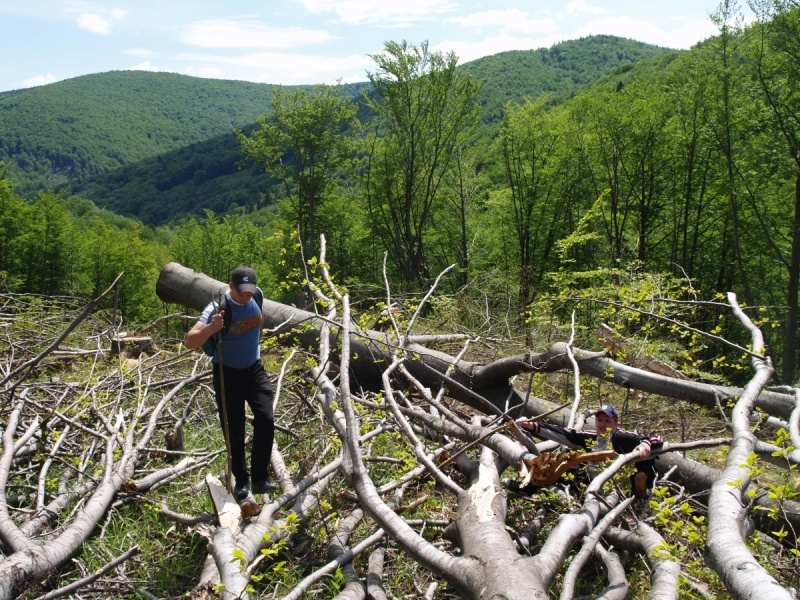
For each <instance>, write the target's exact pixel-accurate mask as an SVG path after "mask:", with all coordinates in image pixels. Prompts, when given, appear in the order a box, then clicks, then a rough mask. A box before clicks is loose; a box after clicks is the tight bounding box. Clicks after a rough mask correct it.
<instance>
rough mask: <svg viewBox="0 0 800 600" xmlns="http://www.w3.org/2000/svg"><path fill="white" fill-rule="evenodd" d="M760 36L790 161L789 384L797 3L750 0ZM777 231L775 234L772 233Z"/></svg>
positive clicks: (790, 365)
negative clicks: (756, 17) (791, 195)
mask: <svg viewBox="0 0 800 600" xmlns="http://www.w3.org/2000/svg"><path fill="white" fill-rule="evenodd" d="M750 6H751V8H752V9H753V12H755V13H756V15H757V16H758V23H757V25H756V27H757V32H758V33H759V34H760V36H759V44H758V45H757V53H756V56H755V67H756V75H757V77H758V83H759V86H760V88H761V92H762V94H763V97H764V99H765V100H766V103H767V105H768V106H769V109H770V111H771V113H772V116H773V119H774V121H775V125H776V126H777V128H778V130H779V131H780V133H781V136H782V137H783V139H784V141H785V144H784V151H785V153H786V158H787V159H788V161H790V162H791V164H792V165H793V167H794V181H795V183H794V201H793V207H794V210H793V215H792V217H791V219H788V224H789V227H788V231H787V232H786V233H785V237H786V238H787V239H788V240H789V244H788V245H789V251H788V254H789V258H788V260H786V259H785V258H784V257H780V262H781V263H782V264H784V265H786V267H787V268H788V272H789V278H788V285H787V290H786V305H787V309H788V310H787V318H786V324H785V329H784V340H783V374H782V380H783V383H786V384H791V383H792V382H793V381H794V380H795V373H796V371H797V358H798V357H797V346H798V341H797V336H798V333H797V325H798V312H800V308H798V292H799V291H800V90H798V89H797V84H796V82H797V78H798V76H800V65H798V59H800V3H798V2H797V1H796V0H753V1H752V2H750ZM776 237H777V236H776Z"/></svg>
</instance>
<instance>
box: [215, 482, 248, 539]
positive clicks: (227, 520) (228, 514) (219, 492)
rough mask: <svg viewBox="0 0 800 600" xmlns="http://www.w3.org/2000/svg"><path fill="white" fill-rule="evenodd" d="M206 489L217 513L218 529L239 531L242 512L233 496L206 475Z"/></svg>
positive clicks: (219, 483)
mask: <svg viewBox="0 0 800 600" xmlns="http://www.w3.org/2000/svg"><path fill="white" fill-rule="evenodd" d="M206 487H208V493H209V494H211V501H212V502H213V503H214V510H215V511H216V512H217V519H219V526H220V527H227V528H228V529H230V530H231V532H232V533H234V534H235V533H236V532H237V531H238V530H239V523H241V521H242V511H241V509H240V508H239V504H238V503H237V502H236V500H235V499H234V497H233V496H231V495H230V494H229V493H228V490H226V489H225V486H224V485H222V482H221V481H220V480H219V479H218V478H217V477H214V476H213V475H210V474H209V475H206Z"/></svg>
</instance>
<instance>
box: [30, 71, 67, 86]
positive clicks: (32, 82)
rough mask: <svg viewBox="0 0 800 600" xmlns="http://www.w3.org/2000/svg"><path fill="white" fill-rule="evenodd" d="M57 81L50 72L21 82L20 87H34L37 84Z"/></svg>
mask: <svg viewBox="0 0 800 600" xmlns="http://www.w3.org/2000/svg"><path fill="white" fill-rule="evenodd" d="M55 81H58V80H57V79H56V78H55V76H54V75H53V74H52V73H47V74H46V75H36V76H35V77H31V78H29V79H26V80H25V81H23V82H22V87H36V86H37V85H47V84H48V83H54V82H55Z"/></svg>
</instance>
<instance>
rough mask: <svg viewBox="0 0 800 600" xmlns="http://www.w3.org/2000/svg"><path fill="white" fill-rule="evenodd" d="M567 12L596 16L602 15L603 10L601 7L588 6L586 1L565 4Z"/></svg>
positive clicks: (580, 0) (572, 0)
mask: <svg viewBox="0 0 800 600" xmlns="http://www.w3.org/2000/svg"><path fill="white" fill-rule="evenodd" d="M567 12H571V13H574V12H577V13H591V14H595V15H597V14H601V13H604V12H605V9H604V8H603V7H601V6H589V5H588V4H587V3H586V0H571V2H570V3H569V4H567Z"/></svg>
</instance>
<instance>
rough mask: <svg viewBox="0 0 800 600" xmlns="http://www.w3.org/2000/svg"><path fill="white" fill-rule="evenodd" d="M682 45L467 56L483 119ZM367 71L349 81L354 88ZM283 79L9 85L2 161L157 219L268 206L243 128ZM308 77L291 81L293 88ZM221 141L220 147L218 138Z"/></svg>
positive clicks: (576, 44) (569, 45)
mask: <svg viewBox="0 0 800 600" xmlns="http://www.w3.org/2000/svg"><path fill="white" fill-rule="evenodd" d="M675 53H676V52H675V51H669V50H666V49H664V48H658V47H656V46H651V45H648V44H643V43H641V42H635V41H632V40H627V39H624V38H618V37H613V36H592V37H587V38H582V39H580V40H574V41H567V42H562V43H560V44H557V45H555V46H553V47H552V48H549V49H540V50H527V51H514V52H504V53H500V54H497V55H494V56H490V57H486V58H481V59H478V60H475V61H472V62H469V63H466V64H464V65H462V66H461V67H459V70H463V71H465V72H467V73H470V74H471V75H473V76H474V77H475V78H476V79H477V80H478V81H479V82H481V83H482V87H481V92H480V96H479V98H478V100H479V102H480V103H481V106H482V108H481V119H482V120H483V122H484V123H485V124H487V125H488V126H490V127H491V128H492V129H494V128H496V126H497V124H498V123H499V121H500V119H502V115H503V111H504V107H505V104H506V103H507V102H509V101H518V100H520V99H522V98H525V97H536V96H539V95H540V94H542V93H544V92H550V93H553V94H556V95H558V96H559V97H567V96H569V95H571V94H574V93H575V90H576V89H579V88H580V87H582V86H585V85H586V84H588V83H591V82H592V81H595V80H597V79H599V78H601V77H603V76H606V75H608V74H609V73H612V72H614V71H615V70H617V69H620V68H621V67H626V66H627V67H630V66H631V65H633V64H635V63H636V62H639V61H642V60H646V59H650V58H652V57H655V56H659V55H669V56H671V55H674V54H675ZM367 86H368V82H366V81H365V83H362V84H347V85H343V86H340V88H341V91H342V93H343V94H344V95H346V96H349V97H357V96H358V95H359V92H360V90H362V89H366V88H367ZM274 87H275V86H272V85H268V84H254V83H246V82H240V81H219V80H212V79H204V78H194V77H189V76H184V75H175V74H171V73H151V72H141V71H118V72H110V73H101V74H96V75H86V76H83V77H77V78H74V79H70V80H66V81H63V82H58V83H54V84H50V85H46V86H42V87H37V88H31V89H29V90H20V91H15V92H7V93H3V94H0V162H6V163H8V164H9V166H10V171H9V173H10V175H11V177H12V179H13V180H14V182H15V185H16V186H17V192H18V193H19V194H20V195H22V196H25V197H31V196H32V195H33V194H35V193H36V192H37V191H41V190H44V189H63V190H65V191H66V192H67V193H68V194H76V195H80V196H81V197H84V198H88V199H90V200H92V201H93V202H95V203H96V204H97V205H98V206H101V207H104V208H108V209H110V210H113V211H115V212H118V213H120V214H124V215H128V216H134V217H136V218H139V219H140V220H142V221H143V222H145V223H148V224H160V223H164V222H167V221H171V220H174V219H176V218H180V216H181V215H184V214H187V213H193V214H196V215H199V214H202V210H204V209H206V208H211V209H213V210H215V211H217V212H224V211H226V210H227V209H228V208H230V207H231V206H250V207H252V206H254V205H256V206H261V205H263V204H264V203H268V202H270V201H271V197H274V195H275V194H274V193H270V191H269V190H270V187H271V185H272V184H271V183H270V181H269V179H268V178H267V180H266V181H262V182H260V183H261V185H259V184H257V183H256V182H254V181H253V179H254V174H253V173H252V172H248V171H246V172H244V173H241V172H240V171H239V167H240V162H241V159H242V157H241V156H238V157H236V156H234V154H235V153H232V152H231V151H232V149H233V139H232V138H231V137H229V136H230V135H231V134H232V133H233V132H234V130H235V129H236V128H237V127H242V128H245V129H246V128H248V127H249V126H251V124H252V123H254V122H255V120H256V117H257V116H258V115H261V114H264V113H268V112H269V111H270V110H271V101H272V93H273V89H274ZM303 88H306V89H309V88H310V86H286V89H287V91H291V90H293V89H303ZM217 144H218V145H219V147H215V146H216V145H217Z"/></svg>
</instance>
